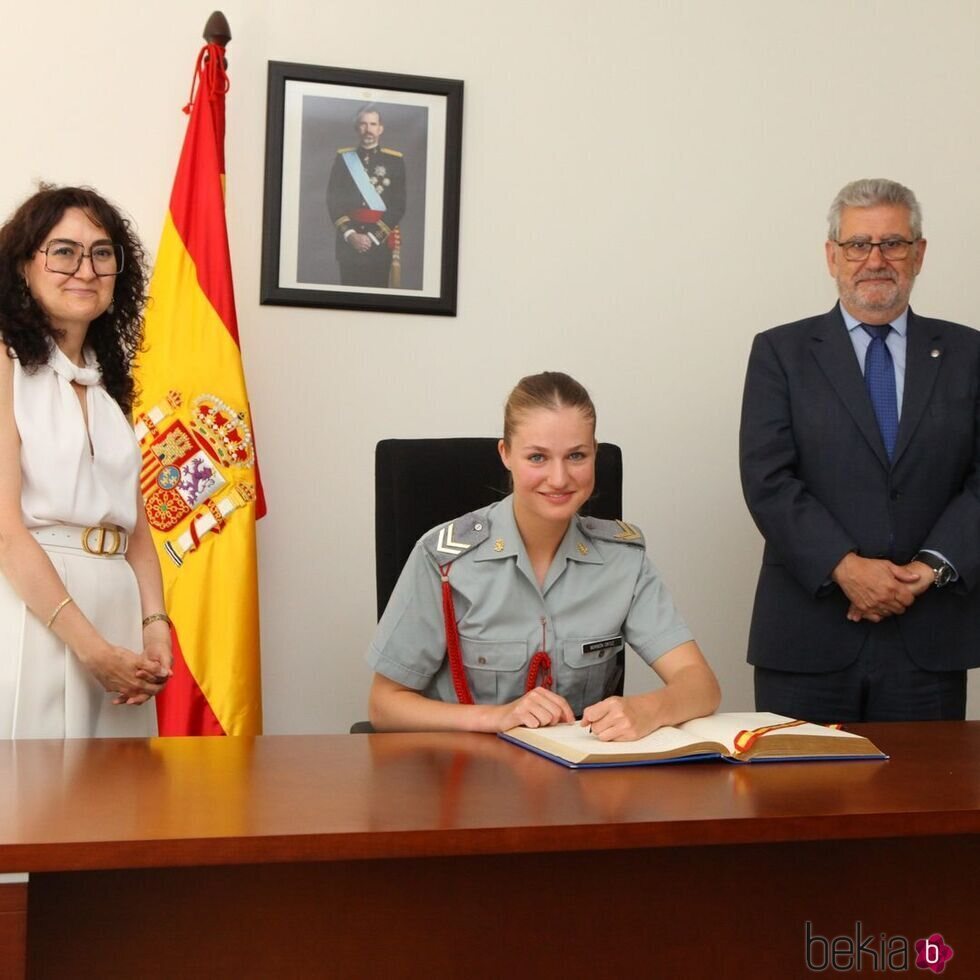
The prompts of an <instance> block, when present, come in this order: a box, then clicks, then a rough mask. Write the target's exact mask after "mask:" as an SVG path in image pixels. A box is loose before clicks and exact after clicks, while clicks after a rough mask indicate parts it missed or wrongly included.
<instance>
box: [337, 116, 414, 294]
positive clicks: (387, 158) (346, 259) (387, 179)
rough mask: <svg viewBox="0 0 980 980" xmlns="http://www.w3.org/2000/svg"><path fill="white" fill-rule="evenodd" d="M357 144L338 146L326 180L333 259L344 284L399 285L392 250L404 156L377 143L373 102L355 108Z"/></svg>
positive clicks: (401, 204)
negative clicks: (333, 236)
mask: <svg viewBox="0 0 980 980" xmlns="http://www.w3.org/2000/svg"><path fill="white" fill-rule="evenodd" d="M356 126H357V134H358V139H359V146H356V147H353V146H347V147H341V149H339V150H338V151H337V156H336V159H335V160H334V163H333V169H332V170H331V171H330V179H329V181H328V183H327V210H328V211H329V212H330V220H331V221H333V223H334V227H335V228H336V230H337V243H336V248H337V261H338V263H339V264H340V281H341V282H342V283H343V284H344V285H345V286H381V287H388V286H397V285H398V282H397V281H396V279H395V280H393V279H392V273H393V272H394V273H396V276H397V269H398V263H397V262H396V266H395V269H394V270H393V269H392V258H393V256H394V257H395V258H396V259H397V251H398V247H399V245H400V233H399V229H398V223H399V222H400V221H401V219H402V215H403V214H404V213H405V161H404V159H403V158H402V154H401V153H400V152H399V151H398V150H392V149H390V148H388V147H387V146H381V136H382V134H383V133H384V125H383V124H382V122H381V113H380V112H379V111H378V109H377V107H375V106H373V105H369V106H365V107H364V108H363V109H361V111H360V112H359V113H358V114H357V121H356Z"/></svg>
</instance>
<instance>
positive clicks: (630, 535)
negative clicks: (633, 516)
mask: <svg viewBox="0 0 980 980" xmlns="http://www.w3.org/2000/svg"><path fill="white" fill-rule="evenodd" d="M578 521H579V527H581V528H582V530H584V531H585V533H586V534H588V535H589V537H590V538H596V539H597V540H599V541H615V542H618V543H619V544H637V545H639V546H640V547H641V548H642V547H645V542H644V540H643V532H642V531H641V530H640V529H639V528H638V527H637V526H636V525H635V524H627V523H626V521H607V520H604V519H603V518H601V517H580V518H579V519H578Z"/></svg>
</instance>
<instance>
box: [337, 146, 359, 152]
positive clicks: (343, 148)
mask: <svg viewBox="0 0 980 980" xmlns="http://www.w3.org/2000/svg"><path fill="white" fill-rule="evenodd" d="M356 149H357V147H356V146H342V147H341V148H340V149H339V150H338V151H337V152H338V153H350V151H351V150H356Z"/></svg>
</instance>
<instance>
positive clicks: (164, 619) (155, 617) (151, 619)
mask: <svg viewBox="0 0 980 980" xmlns="http://www.w3.org/2000/svg"><path fill="white" fill-rule="evenodd" d="M157 622H160V623H166V624H167V625H168V626H173V623H172V622H171V620H170V617H169V616H168V615H167V614H166V613H151V614H150V615H149V616H147V617H146V618H145V619H144V620H143V629H146V627H147V626H149V625H150V623H157Z"/></svg>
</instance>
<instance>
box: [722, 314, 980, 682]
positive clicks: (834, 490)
mask: <svg viewBox="0 0 980 980" xmlns="http://www.w3.org/2000/svg"><path fill="white" fill-rule="evenodd" d="M739 449H740V452H739V457H740V465H741V474H742V490H743V492H744V494H745V500H746V503H747V504H748V507H749V510H750V511H751V513H752V517H753V519H754V520H755V522H756V525H757V526H758V528H759V530H760V531H761V532H762V535H763V537H764V538H765V550H764V553H763V559H762V570H761V572H760V574H759V582H758V586H757V589H756V596H755V606H754V609H753V613H752V625H751V629H750V633H749V651H748V654H749V655H748V659H749V662H750V663H752V664H756V665H758V666H762V667H771V668H774V669H777V670H791V671H800V672H804V673H814V672H819V671H826V670H839V669H842V668H844V667H846V666H847V665H848V664H850V663H852V662H853V661H854V659H855V658H856V657H857V654H858V651H859V650H860V648H861V644H862V642H863V640H864V638H865V635H866V634H867V631H868V630H873V629H876V628H880V627H878V626H876V625H875V624H873V623H869V622H867V621H862V622H860V623H852V622H849V621H848V620H847V619H846V616H845V614H846V611H847V607H848V604H849V603H848V600H847V597H846V596H845V595H844V593H843V592H842V591H841V590H840V589H839V588H838V587H837V586H836V585H834V584H832V583H831V582H830V575H831V572H832V571H833V569H834V567H835V566H836V565H837V563H838V562H839V561H840V560H841V558H843V557H844V555H845V554H847V553H848V552H849V551H854V552H857V553H858V554H859V555H862V556H865V557H871V558H889V559H891V560H892V561H893V562H895V563H896V564H905V563H906V562H908V561H909V560H911V558H912V556H913V555H914V554H915V553H916V552H917V551H919V550H920V549H923V548H925V549H931V550H933V551H938V552H940V553H941V554H942V555H944V556H945V557H946V558H947V559H948V560H949V561H950V562H952V564H953V565H954V566H955V568H956V570H957V572H958V573H959V579H958V581H957V582H955V583H953V584H951V585H948V586H946V587H945V588H943V589H935V588H932V589H930V590H929V591H927V592H926V593H925V594H924V595H922V596H920V597H919V598H918V599H917V600H916V601H915V603H914V604H913V605H912V606H911V607H910V608H909V609H908V610H907V611H906V612H905V613H904V614H903V615H902V616H899V617H897V623H898V627H899V629H900V630H901V634H902V637H903V638H904V640H905V645H906V648H907V649H908V652H909V655H910V656H911V657H912V659H913V660H914V661H915V662H916V663H917V664H918V665H919V666H920V667H924V668H926V669H928V670H961V669H965V668H967V667H973V666H976V665H978V664H980V589H978V588H977V584H978V580H980V333H978V332H977V331H976V330H973V329H971V328H969V327H965V326H962V325H960V324H957V323H948V322H947V321H945V320H934V319H929V318H926V317H920V316H916V315H915V314H914V313H913V312H912V311H911V310H910V311H909V317H908V337H907V352H906V365H905V394H904V397H903V403H902V413H901V421H900V424H899V431H898V442H897V444H896V447H895V455H894V459H893V460H892V462H891V463H890V464H889V461H888V457H887V455H886V454H885V447H884V443H883V442H882V439H881V434H880V432H879V431H878V424H877V421H876V419H875V415H874V410H873V409H872V407H871V400H870V398H869V396H868V393H867V389H866V388H865V384H864V378H863V376H862V373H861V367H860V365H859V364H858V360H857V358H856V357H855V355H854V348H853V346H852V344H851V340H850V337H849V336H848V334H847V328H846V326H845V325H844V319H843V317H842V316H841V314H840V310H839V308H838V307H836V306H835V307H834V309H832V310H831V311H830V312H829V313H827V314H824V315H823V316H816V317H811V318H809V319H806V320H800V321H798V322H796V323H788V324H784V325H783V326H780V327H774V328H773V329H772V330H767V331H765V332H764V333H761V334H759V335H758V336H757V337H756V338H755V341H754V343H753V345H752V353H751V355H750V357H749V364H748V370H747V373H746V378H745V393H744V397H743V401H742V424H741V434H740V446H739Z"/></svg>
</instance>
